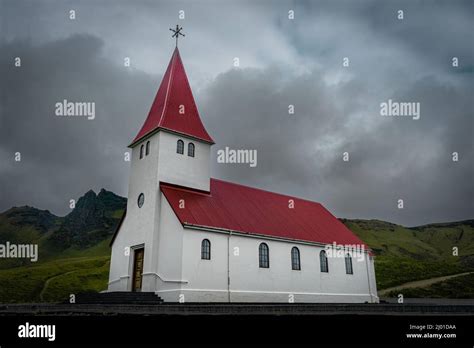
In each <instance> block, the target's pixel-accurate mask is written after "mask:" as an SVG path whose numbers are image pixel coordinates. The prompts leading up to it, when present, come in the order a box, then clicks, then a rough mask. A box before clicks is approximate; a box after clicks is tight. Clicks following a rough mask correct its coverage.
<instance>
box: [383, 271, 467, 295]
mask: <svg viewBox="0 0 474 348" xmlns="http://www.w3.org/2000/svg"><path fill="white" fill-rule="evenodd" d="M400 292H401V293H403V296H404V297H407V298H420V297H425V298H473V299H474V274H467V275H464V276H459V277H455V278H451V279H447V280H445V281H442V282H439V283H435V284H432V285H430V286H428V287H426V288H408V289H403V290H399V291H392V292H390V293H389V294H388V297H397V296H398V294H399V293H400Z"/></svg>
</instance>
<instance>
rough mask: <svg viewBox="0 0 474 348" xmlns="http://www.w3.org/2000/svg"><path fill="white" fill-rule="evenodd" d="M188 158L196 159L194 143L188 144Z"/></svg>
mask: <svg viewBox="0 0 474 348" xmlns="http://www.w3.org/2000/svg"><path fill="white" fill-rule="evenodd" d="M190 149H193V150H192V154H190V152H191V151H189V150H190ZM188 156H189V157H193V158H194V157H195V156H196V146H195V145H194V143H191V142H190V143H188Z"/></svg>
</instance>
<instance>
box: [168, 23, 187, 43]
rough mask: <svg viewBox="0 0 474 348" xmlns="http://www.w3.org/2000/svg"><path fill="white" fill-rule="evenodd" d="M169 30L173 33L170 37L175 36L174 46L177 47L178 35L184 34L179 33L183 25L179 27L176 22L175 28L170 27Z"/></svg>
mask: <svg viewBox="0 0 474 348" xmlns="http://www.w3.org/2000/svg"><path fill="white" fill-rule="evenodd" d="M170 30H171V31H172V32H173V35H172V36H171V37H175V38H176V47H178V37H179V36H180V35H181V36H186V35H184V34H183V33H181V30H183V27H181V28H180V27H179V25H178V24H176V29H171V28H170Z"/></svg>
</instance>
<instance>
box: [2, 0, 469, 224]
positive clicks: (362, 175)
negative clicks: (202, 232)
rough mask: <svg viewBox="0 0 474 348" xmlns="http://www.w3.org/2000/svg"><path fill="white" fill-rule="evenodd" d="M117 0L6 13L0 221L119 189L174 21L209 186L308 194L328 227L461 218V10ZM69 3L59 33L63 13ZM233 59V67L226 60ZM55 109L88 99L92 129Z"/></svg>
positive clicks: (465, 84)
mask: <svg viewBox="0 0 474 348" xmlns="http://www.w3.org/2000/svg"><path fill="white" fill-rule="evenodd" d="M121 5H122V6H120V7H116V8H114V9H111V8H110V7H109V6H107V5H106V2H100V1H99V2H94V3H91V2H85V1H84V2H74V3H68V2H44V3H43V4H42V5H37V4H36V5H35V6H31V3H28V6H27V3H26V2H23V1H19V2H5V3H4V8H5V9H6V11H4V12H3V13H8V14H9V15H8V16H7V18H6V20H5V23H6V24H4V29H5V30H2V32H3V33H5V36H4V38H3V39H0V46H1V47H0V51H1V52H2V54H1V56H0V76H2V79H1V80H0V88H1V90H2V91H3V95H2V99H1V102H0V111H1V113H2V114H1V119H0V122H1V123H0V137H1V140H0V160H1V163H2V166H1V167H0V180H1V182H2V186H1V187H0V196H1V197H2V199H1V201H0V210H3V209H7V208H9V207H10V206H11V205H23V204H31V205H35V206H38V207H41V208H49V209H51V210H53V211H54V212H57V213H60V214H63V213H66V212H67V211H68V207H67V202H68V200H69V199H70V198H75V197H78V196H80V195H81V194H82V193H83V192H85V191H87V190H88V189H89V188H94V189H99V188H100V187H103V186H105V187H107V188H108V189H110V190H113V191H115V192H117V193H119V194H122V195H126V192H127V184H128V163H126V162H124V161H123V152H124V151H126V150H127V149H126V145H128V143H129V141H130V140H131V139H132V138H133V136H134V135H135V133H136V131H137V130H138V129H139V127H140V126H141V124H142V122H143V120H144V119H145V117H146V115H147V112H148V110H149V107H150V105H151V101H152V100H153V97H154V94H155V93H156V89H157V87H158V85H159V82H160V79H161V75H160V74H162V73H163V71H164V70H165V68H166V64H167V62H168V60H169V56H170V55H171V50H172V44H173V43H172V42H171V41H170V39H168V37H167V36H166V35H167V34H166V33H167V31H168V29H167V28H168V27H169V26H171V25H173V24H174V23H175V21H176V15H177V11H178V10H179V9H185V10H186V20H185V22H184V24H183V25H185V30H187V31H186V33H187V37H186V38H185V41H183V44H182V45H181V46H182V47H181V52H182V56H183V59H184V64H185V66H186V69H187V71H188V75H189V77H190V80H191V85H192V88H193V90H194V92H195V97H196V101H197V104H198V107H199V109H200V112H201V115H202V118H203V120H204V123H205V124H206V126H207V128H208V130H209V131H210V133H211V135H212V136H213V137H214V138H215V140H216V142H217V144H216V145H215V146H214V147H213V159H214V160H213V163H212V173H213V176H216V177H220V178H223V179H228V180H232V181H237V182H241V183H244V184H249V185H255V186H259V187H262V188H265V189H270V190H275V191H278V192H283V193H287V194H292V195H296V196H302V197H305V198H309V199H313V200H317V201H320V202H322V203H323V204H325V205H326V206H327V207H328V208H329V209H330V210H331V211H332V212H333V213H334V214H335V215H337V216H342V217H360V218H379V219H385V220H389V221H394V222H399V223H403V224H407V225H414V224H421V223H426V222H434V221H448V220H459V219H465V218H472V217H473V216H472V213H473V211H474V209H473V208H474V206H473V198H472V197H473V194H474V186H473V182H472V177H473V176H474V173H473V172H474V170H473V164H472V163H473V162H472V159H473V140H472V131H473V118H472V117H473V111H474V105H473V101H472V99H473V98H472V87H473V75H472V71H473V70H472V66H473V65H474V64H473V59H474V53H473V50H472V48H470V47H471V45H470V42H472V33H473V32H474V31H473V30H472V22H473V21H472V17H473V16H472V14H473V6H472V3H470V2H465V1H454V2H451V3H450V5H449V6H447V5H446V4H445V3H441V2H439V3H438V2H436V3H434V4H433V5H432V6H429V7H428V6H423V4H422V3H413V2H411V1H406V2H385V3H380V2H375V1H365V2H362V1H360V2H354V1H336V2H334V1H322V2H290V1H288V2H285V1H281V2H277V3H272V6H270V4H269V3H267V2H258V3H257V4H251V3H249V2H246V1H240V2H234V3H225V4H224V5H222V6H217V5H216V3H215V2H213V1H200V2H198V3H188V2H182V3H179V2H178V3H169V2H158V3H156V2H146V1H142V2H134V3H133V4H130V3H128V2H123V3H121ZM69 8H75V9H76V10H77V12H78V15H79V17H78V20H77V21H76V22H74V23H71V22H70V21H68V20H65V19H64V16H65V13H66V12H67V10H68V9H69ZM132 9H133V10H132ZM288 9H294V10H295V13H296V19H295V20H294V21H288V20H287V17H286V16H287V11H288ZM398 9H403V10H404V11H405V16H406V19H405V21H403V22H400V21H398V20H397V19H396V18H395V12H396V10H398ZM37 14H42V16H38V15H37ZM99 17H100V21H99V20H98V18H99ZM38 18H42V20H41V21H39V19H38ZM2 19H3V18H2ZM30 19H31V21H30ZM160 33H161V34H160ZM16 56H21V57H22V68H21V69H18V68H14V67H13V65H12V62H13V61H12V59H13V57H16ZM124 56H130V57H131V58H132V66H133V67H132V68H125V67H123V66H122V62H123V57H124ZM235 56H238V57H239V58H240V59H241V62H242V66H241V68H238V69H235V68H232V66H231V64H232V59H233V57H235ZM346 56H347V57H349V58H350V62H351V65H350V67H349V68H343V67H342V58H343V57H346ZM453 56H457V57H459V59H460V63H461V67H460V68H458V69H454V68H452V67H450V65H449V64H450V61H451V58H452V57H453ZM389 98H391V99H393V100H398V101H415V102H420V103H421V110H422V111H421V113H422V115H421V119H420V120H418V121H413V120H409V119H400V118H383V117H381V116H380V115H379V105H380V103H381V102H384V101H386V100H387V99H389ZM62 99H68V100H72V101H74V100H81V101H82V100H90V101H95V102H96V104H97V110H96V112H97V118H96V120H94V121H88V120H85V119H63V118H57V117H55V116H54V114H53V112H54V103H55V102H57V101H60V100H62ZM289 104H293V105H295V115H288V105H289ZM225 146H230V147H232V148H250V149H257V150H258V166H257V168H249V167H248V166H244V165H222V164H217V163H216V161H215V158H216V156H215V153H216V151H217V150H218V149H220V148H223V147H225ZM16 151H21V153H22V156H23V161H22V162H20V163H15V162H13V154H14V153H15V152H16ZM345 151H347V152H349V153H350V161H349V162H343V161H342V153H343V152H345ZM454 151H456V152H459V156H460V161H459V162H457V163H454V162H452V161H451V153H452V152H454ZM399 198H402V199H404V201H405V209H403V210H399V209H397V207H396V201H397V199H399Z"/></svg>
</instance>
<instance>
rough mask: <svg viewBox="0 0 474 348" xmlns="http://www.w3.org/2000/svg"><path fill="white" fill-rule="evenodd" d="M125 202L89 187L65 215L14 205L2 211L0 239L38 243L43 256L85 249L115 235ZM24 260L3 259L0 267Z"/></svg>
mask: <svg viewBox="0 0 474 348" xmlns="http://www.w3.org/2000/svg"><path fill="white" fill-rule="evenodd" d="M126 204H127V200H126V199H125V198H123V197H120V196H118V195H116V194H114V193H113V192H110V191H107V190H105V189H102V190H100V192H99V194H96V193H95V192H94V191H92V190H90V191H88V192H87V193H86V194H85V195H84V196H82V197H81V198H79V200H78V201H77V203H76V206H75V208H74V209H73V210H72V211H71V212H70V213H69V214H68V215H66V216H64V217H59V216H56V215H54V214H52V213H51V212H49V211H48V210H40V209H36V208H33V207H29V206H22V207H13V208H10V209H8V210H7V211H4V212H3V213H0V243H2V244H3V243H5V242H6V241H9V242H10V243H16V244H24V243H26V244H29V243H35V244H39V245H40V250H41V255H42V259H50V258H52V257H53V258H54V257H55V256H56V255H57V254H59V253H61V252H64V251H65V250H70V249H74V250H83V249H86V248H89V247H92V246H95V245H97V244H98V243H100V242H102V241H104V240H106V239H108V238H110V237H111V236H112V234H113V232H114V231H115V227H116V226H117V224H118V222H119V220H120V217H121V216H122V213H123V211H124V209H125V206H126ZM24 262H25V261H24V260H16V259H10V260H0V268H6V267H12V266H18V265H22V264H23V263H24Z"/></svg>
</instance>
